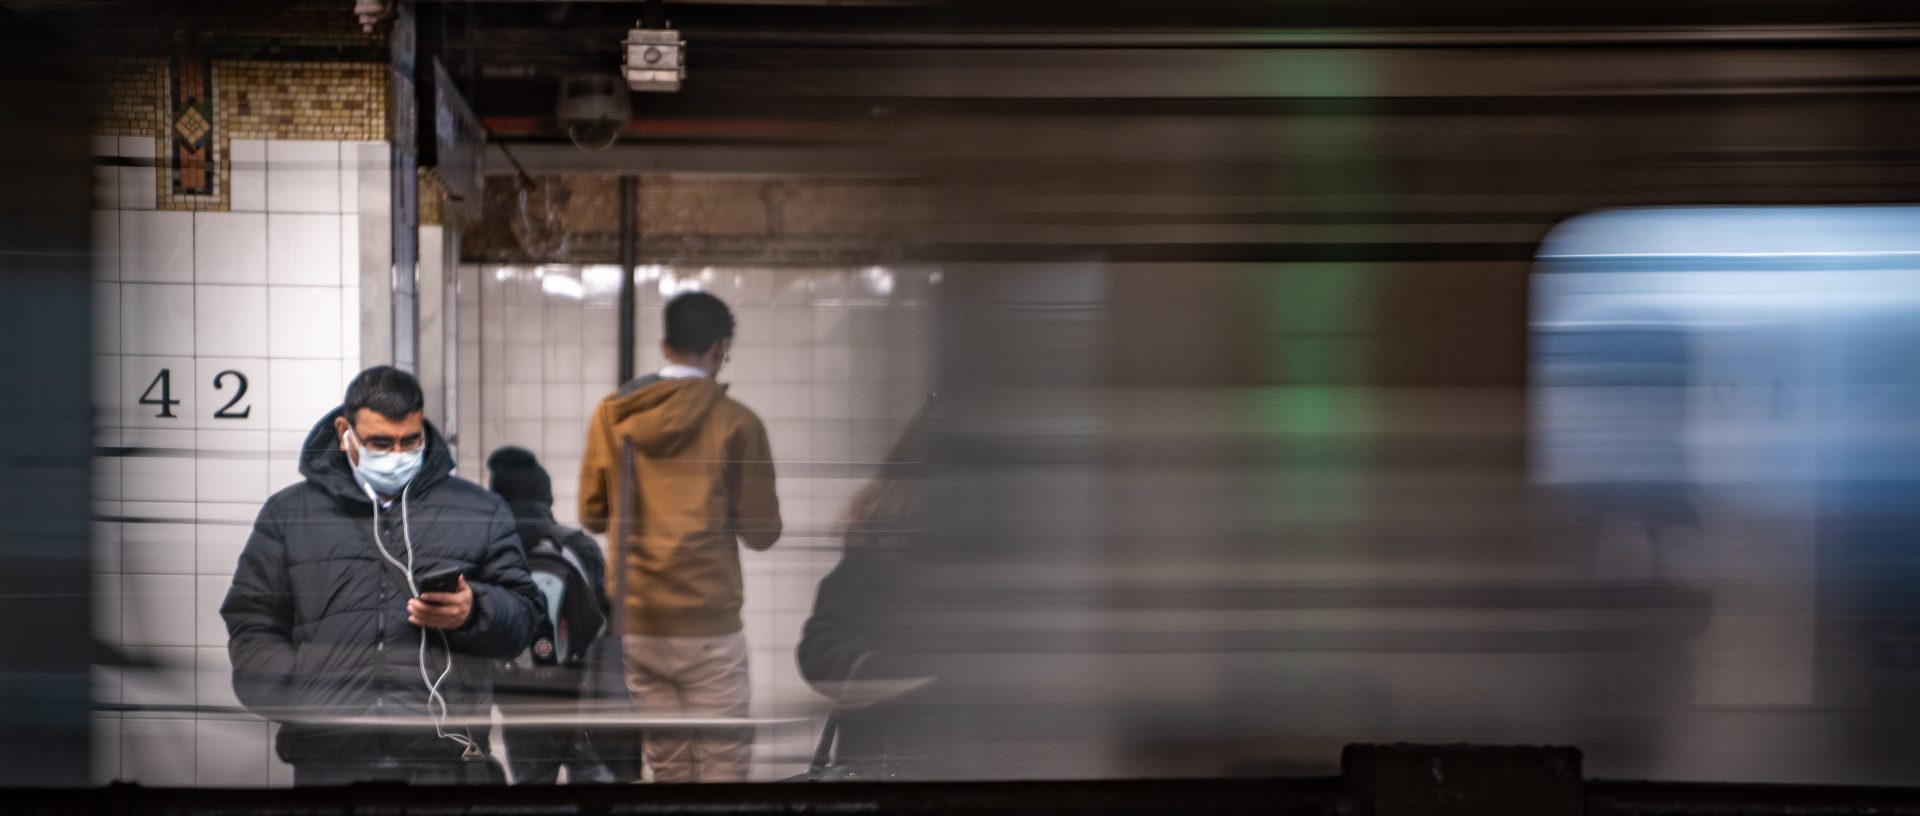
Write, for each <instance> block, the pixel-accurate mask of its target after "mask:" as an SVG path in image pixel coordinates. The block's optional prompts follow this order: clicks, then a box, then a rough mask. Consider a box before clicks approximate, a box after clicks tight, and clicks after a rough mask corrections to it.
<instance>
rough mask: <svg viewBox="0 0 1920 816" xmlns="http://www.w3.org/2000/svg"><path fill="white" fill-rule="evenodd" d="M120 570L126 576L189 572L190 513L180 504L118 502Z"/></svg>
mask: <svg viewBox="0 0 1920 816" xmlns="http://www.w3.org/2000/svg"><path fill="white" fill-rule="evenodd" d="M120 508H121V509H120V513H121V515H122V516H123V517H124V518H126V519H129V520H128V521H125V522H122V523H121V525H120V541H121V545H120V546H121V554H120V561H121V568H122V569H123V570H125V571H126V572H127V573H130V574H131V573H146V574H167V575H186V574H191V573H192V572H193V562H194V543H193V542H194V524H195V522H194V510H193V504H192V503H190V502H184V501H163V502H155V501H129V502H121V504H120Z"/></svg>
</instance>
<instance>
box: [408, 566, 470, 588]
mask: <svg viewBox="0 0 1920 816" xmlns="http://www.w3.org/2000/svg"><path fill="white" fill-rule="evenodd" d="M414 583H415V584H416V585H418V586H419V587H420V592H421V593H422V594H424V593H428V592H457V591H459V590H460V567H458V566H450V567H441V568H439V569H436V570H432V571H429V572H428V573H427V574H425V575H422V576H420V578H419V579H418V580H416V581H415V582H414Z"/></svg>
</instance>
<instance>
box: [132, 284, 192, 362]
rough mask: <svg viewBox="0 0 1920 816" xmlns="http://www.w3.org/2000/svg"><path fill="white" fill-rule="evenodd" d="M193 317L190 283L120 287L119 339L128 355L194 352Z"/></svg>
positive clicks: (185, 353)
mask: <svg viewBox="0 0 1920 816" xmlns="http://www.w3.org/2000/svg"><path fill="white" fill-rule="evenodd" d="M193 318H194V312H193V286H192V285H191V284H160V283H128V284H122V285H121V286H120V342H121V349H122V351H123V352H125V353H127V354H142V355H152V356H163V355H175V354H177V355H190V354H192V353H193V334H194V322H193Z"/></svg>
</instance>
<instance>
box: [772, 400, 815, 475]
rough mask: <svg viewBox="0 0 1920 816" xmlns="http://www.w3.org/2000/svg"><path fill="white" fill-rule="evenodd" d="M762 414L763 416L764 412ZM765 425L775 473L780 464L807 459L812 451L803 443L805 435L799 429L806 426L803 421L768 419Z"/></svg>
mask: <svg viewBox="0 0 1920 816" xmlns="http://www.w3.org/2000/svg"><path fill="white" fill-rule="evenodd" d="M762 416H764V414H763V415H762ZM766 425H767V441H768V444H769V445H770V446H771V447H772V448H773V461H774V464H775V469H776V473H777V472H778V466H779V465H781V464H784V463H790V462H805V461H807V457H808V455H809V454H810V453H811V452H812V451H811V447H810V446H808V445H806V444H804V443H805V442H806V436H805V434H803V433H802V432H801V430H800V429H802V428H805V427H806V425H805V423H802V422H792V421H770V422H767V423H766Z"/></svg>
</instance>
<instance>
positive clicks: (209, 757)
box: [193, 720, 268, 788]
mask: <svg viewBox="0 0 1920 816" xmlns="http://www.w3.org/2000/svg"><path fill="white" fill-rule="evenodd" d="M195 736H196V739H195V745H196V751H197V755H196V756H195V758H194V759H195V762H194V767H195V768H196V769H197V772H196V773H195V776H194V780H193V781H194V784H195V785H197V786H200V787H218V788H259V787H265V786H266V784H267V754H268V743H267V724H266V723H265V722H260V721H253V722H247V721H227V720H201V721H200V722H198V723H196V724H195Z"/></svg>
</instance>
